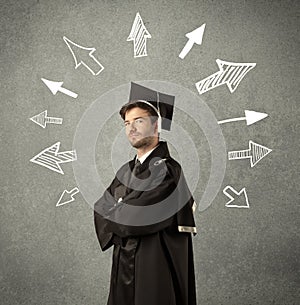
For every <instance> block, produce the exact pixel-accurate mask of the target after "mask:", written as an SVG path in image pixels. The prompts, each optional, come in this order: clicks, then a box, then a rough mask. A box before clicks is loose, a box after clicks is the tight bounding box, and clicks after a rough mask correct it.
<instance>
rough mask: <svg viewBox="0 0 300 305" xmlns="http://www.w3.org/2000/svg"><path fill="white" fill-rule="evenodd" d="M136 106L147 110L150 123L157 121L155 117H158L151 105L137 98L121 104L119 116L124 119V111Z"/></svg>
mask: <svg viewBox="0 0 300 305" xmlns="http://www.w3.org/2000/svg"><path fill="white" fill-rule="evenodd" d="M136 107H138V108H141V109H144V110H146V111H147V112H148V114H149V116H150V119H151V123H152V124H153V123H155V122H156V121H157V119H158V114H157V112H156V111H155V110H154V109H153V108H152V107H151V106H149V105H147V104H146V103H144V102H142V101H139V100H135V101H132V102H130V103H127V104H125V105H123V106H122V108H121V109H120V111H119V114H120V116H121V118H122V119H123V120H125V114H126V112H127V111H128V110H131V109H133V108H136Z"/></svg>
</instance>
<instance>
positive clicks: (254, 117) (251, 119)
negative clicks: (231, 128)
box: [218, 110, 268, 126]
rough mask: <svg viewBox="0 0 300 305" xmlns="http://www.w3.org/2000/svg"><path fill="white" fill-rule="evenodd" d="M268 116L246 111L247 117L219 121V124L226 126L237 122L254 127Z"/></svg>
mask: <svg viewBox="0 0 300 305" xmlns="http://www.w3.org/2000/svg"><path fill="white" fill-rule="evenodd" d="M267 116H268V114H267V113H263V112H257V111H252V110H245V116H244V117H240V118H233V119H226V120H222V121H218V124H219V125H221V124H225V123H230V122H236V121H246V123H247V126H249V125H252V124H254V123H256V122H258V121H260V120H262V119H264V118H266V117H267Z"/></svg>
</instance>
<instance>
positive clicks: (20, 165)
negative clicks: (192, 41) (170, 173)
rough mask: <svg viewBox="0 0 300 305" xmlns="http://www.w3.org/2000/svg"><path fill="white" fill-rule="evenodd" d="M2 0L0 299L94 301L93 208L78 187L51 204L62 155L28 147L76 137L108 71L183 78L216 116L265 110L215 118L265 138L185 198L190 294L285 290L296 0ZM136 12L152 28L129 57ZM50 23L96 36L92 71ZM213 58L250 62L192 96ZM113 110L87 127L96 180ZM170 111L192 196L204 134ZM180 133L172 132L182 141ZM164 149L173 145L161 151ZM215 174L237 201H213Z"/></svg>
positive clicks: (108, 80)
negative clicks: (192, 223)
mask: <svg viewBox="0 0 300 305" xmlns="http://www.w3.org/2000/svg"><path fill="white" fill-rule="evenodd" d="M1 2H2V3H1V12H0V20H1V30H0V31H1V36H0V37H1V107H2V110H1V156H2V158H1V161H2V162H1V204H0V207H1V213H0V221H1V276H0V281H1V285H0V286H1V292H0V293H1V304H3V305H8V304H9V305H15V304H16V305H17V304H18V305H21V304H22V305H25V304H26V305H33V304H43V305H53V304H59V305H62V304H63V305H104V304H106V299H107V294H108V289H109V278H110V266H111V250H109V251H107V252H105V253H102V252H101V251H100V248H99V245H98V243H97V240H96V235H95V232H94V226H93V210H92V209H91V207H90V205H89V204H87V203H86V201H85V199H84V198H83V196H82V195H81V194H77V195H75V198H76V199H75V201H74V202H72V203H69V204H66V205H63V206H61V207H56V202H57V201H58V199H59V197H60V195H61V193H62V192H63V190H65V189H67V190H70V189H72V188H74V187H75V186H76V185H77V184H76V179H75V177H74V173H73V170H72V165H71V163H66V164H62V165H61V167H62V169H63V171H64V175H61V174H59V173H56V172H54V171H51V170H50V169H48V168H46V167H43V166H40V165H37V164H34V163H32V162H30V161H29V160H30V159H31V158H32V157H34V156H35V155H36V154H38V153H39V152H40V151H42V150H43V149H45V148H47V147H49V146H51V145H53V144H54V143H56V142H61V147H60V151H69V150H72V149H76V147H73V140H74V134H75V131H76V128H77V126H78V123H79V122H80V120H81V118H82V115H83V113H84V112H85V111H86V110H87V109H88V108H89V107H90V105H91V104H92V103H93V102H94V101H96V100H97V99H99V98H100V97H101V96H102V95H103V94H105V93H106V92H108V91H109V90H115V91H116V92H117V91H118V90H117V89H116V88H118V87H119V86H121V85H127V86H128V84H129V82H130V81H143V80H159V81H167V82H170V83H174V84H177V85H178V86H181V87H183V88H186V90H189V91H190V92H191V94H194V96H195V97H197V98H199V101H200V98H201V101H202V102H204V103H206V104H207V105H208V107H209V108H210V109H211V111H212V112H213V113H214V115H215V118H216V119H218V120H222V119H226V118H235V117H240V116H243V114H244V110H245V109H248V110H255V111H260V112H265V113H268V115H269V117H268V118H266V119H264V120H262V121H260V122H257V123H256V124H253V125H251V126H246V124H245V122H235V123H228V124H224V125H221V129H222V133H223V137H224V139H225V142H226V148H227V151H231V150H238V149H247V147H248V142H249V140H252V141H254V142H256V143H259V144H262V145H264V146H267V147H268V148H271V149H272V152H271V153H270V154H269V155H267V156H266V157H265V158H264V159H263V160H261V161H260V162H259V163H258V164H257V165H256V166H254V167H252V168H251V167H250V162H249V160H237V161H228V162H227V166H226V172H225V177H224V179H223V182H222V185H221V187H219V189H218V192H217V194H216V196H215V198H214V201H213V202H212V204H211V205H210V206H209V207H208V208H207V209H204V210H203V211H200V210H197V211H196V221H197V227H198V234H197V235H196V236H195V238H194V251H195V266H196V279H197V295H198V304H199V305H201V304H202V305H215V304H222V305H231V304H232V305H236V304H249V305H253V304H263V305H265V304H296V303H297V300H299V288H298V287H299V231H298V226H297V224H298V219H299V216H298V215H297V212H298V210H299V169H298V166H299V158H298V148H299V146H298V143H299V121H298V120H299V109H298V102H299V72H298V70H299V69H298V63H299V18H298V19H297V18H296V17H297V10H298V12H299V4H298V3H297V1H233V0H230V1H219V0H217V1H179V0H176V1H101V0H98V1H92V0H91V1H71V0H70V1H58V0H53V1H44V0H41V1H31V0H27V1H4V0H2V1H1ZM137 12H139V13H140V14H141V16H142V18H143V21H144V23H145V26H146V28H147V30H148V31H149V32H150V34H151V35H152V38H151V39H148V41H147V51H148V56H147V57H142V58H134V57H133V44H132V42H127V41H126V39H127V37H128V35H129V32H130V29H131V26H132V23H133V20H134V17H135V14H136V13H137ZM298 15H299V14H298ZM203 23H206V29H205V33H204V37H203V43H202V45H201V46H196V45H195V46H194V47H193V48H192V50H191V51H190V52H189V54H188V55H187V56H186V58H185V59H184V60H182V59H180V58H179V57H178V55H179V53H180V51H181V50H182V48H183V46H184V45H185V43H186V42H187V38H186V37H185V34H186V33H187V32H190V31H191V30H193V29H195V28H197V27H199V26H200V25H201V24H203ZM63 36H67V37H68V38H69V39H71V40H73V41H74V42H76V43H78V44H80V45H82V46H86V47H95V48H96V52H95V57H97V59H98V60H99V62H101V64H103V66H104V67H105V69H104V70H103V71H102V72H101V73H100V74H99V75H97V76H94V75H92V73H90V72H89V71H88V70H87V69H86V68H85V67H83V66H81V67H79V68H78V69H77V70H75V69H74V59H73V57H72V55H71V53H70V51H69V49H68V48H67V46H66V44H65V43H64V41H63V38H62V37H63ZM218 58H219V59H223V60H226V61H231V62H237V63H239V62H240V63H242V62H249V63H256V64H257V65H256V67H255V68H254V69H253V70H251V71H250V72H249V73H248V74H247V75H246V76H245V78H244V79H243V80H242V81H241V83H240V84H239V86H238V88H237V89H236V91H235V92H233V93H230V91H229V90H228V88H227V86H226V85H222V86H220V87H218V88H215V89H213V90H211V91H209V92H207V93H204V94H202V95H201V96H200V95H199V94H198V92H197V90H196V87H195V83H196V82H198V81H200V80H201V79H203V78H205V77H207V76H209V75H211V74H213V73H215V72H217V71H218V67H217V64H216V59H218ZM41 78H48V79H50V80H55V81H63V82H64V84H63V86H64V87H65V88H67V89H69V90H72V91H73V92H76V93H77V94H78V97H77V98H76V99H74V98H72V97H69V96H67V95H66V94H63V93H61V92H58V93H57V94H56V95H55V96H54V95H52V94H51V92H50V91H49V90H48V89H47V87H46V86H45V85H44V84H43V83H42V81H41ZM115 91H114V92H115ZM166 93H172V92H166ZM126 99H127V96H124V100H122V101H119V103H120V105H122V104H123V102H125V101H126ZM179 101H180V99H179V100H177V101H176V102H177V103H178V104H177V105H178V106H180V102H179ZM199 103H200V102H199ZM46 109H47V110H48V116H54V117H61V118H63V120H64V121H63V124H62V125H50V124H49V125H47V127H46V128H45V129H43V128H41V127H39V126H38V125H36V124H34V123H33V122H32V121H30V120H29V118H31V117H32V116H34V115H35V114H38V113H40V112H42V111H44V110H46ZM115 110H116V109H112V115H113V114H114V115H113V116H112V118H111V119H110V120H108V122H107V124H106V126H105V128H103V129H102V130H100V131H99V139H98V145H97V151H96V161H97V166H98V169H99V172H100V173H101V178H102V179H103V181H104V183H105V184H106V185H107V184H108V183H109V182H110V180H111V179H112V178H113V174H114V170H113V168H112V166H111V163H110V160H109V159H107V157H109V151H110V147H111V145H112V142H113V141H112V140H113V139H112V137H114V136H116V134H117V133H116V131H120V130H121V128H122V122H121V121H119V120H120V119H119V118H118V116H117V114H116V112H115ZM175 119H176V120H175V122H176V123H177V124H178V125H180V126H183V127H184V128H185V129H186V131H187V133H188V134H189V135H190V136H191V138H192V139H193V142H194V143H195V147H196V148H197V151H198V152H199V159H200V164H201V166H200V176H199V177H200V179H199V181H198V184H197V188H196V189H195V191H194V196H195V199H196V201H198V202H200V200H201V196H202V195H203V192H204V190H205V186H206V183H207V181H208V178H209V171H210V165H211V158H210V151H209V147H208V143H207V142H205V141H206V140H205V135H204V134H203V132H202V131H201V129H200V128H199V123H200V122H195V121H193V120H192V119H191V117H190V116H189V115H188V114H185V113H183V112H181V111H180V109H177V110H176V111H175ZM200 125H201V124H200ZM197 128H198V129H197ZM198 135H199V137H198ZM199 139H201V140H199ZM181 140H182V141H183V139H178V140H177V142H176V143H177V145H179V146H180V145H183V142H181ZM86 144H87V145H89V139H86ZM102 148H105V149H106V150H107V151H106V152H105V151H102V150H101V149H102ZM177 150H178V149H177ZM177 150H176V147H174V149H173V151H174V154H176V151H177ZM189 152H190V150H189V149H188V148H187V149H186V158H191V156H190V154H189ZM106 154H107V155H106ZM103 160H104V162H103ZM74 162H76V161H74ZM185 174H186V176H187V177H188V178H189V179H191V177H193V175H194V173H193V171H191V170H188V169H187V170H186V172H185ZM87 175H88V173H87ZM227 185H231V186H232V187H234V188H235V189H236V190H241V189H242V188H243V187H245V188H246V191H247V194H248V199H249V204H250V208H249V209H238V208H227V207H225V204H226V202H227V201H228V198H227V197H226V196H225V195H224V194H223V193H222V190H223V188H225V186H227Z"/></svg>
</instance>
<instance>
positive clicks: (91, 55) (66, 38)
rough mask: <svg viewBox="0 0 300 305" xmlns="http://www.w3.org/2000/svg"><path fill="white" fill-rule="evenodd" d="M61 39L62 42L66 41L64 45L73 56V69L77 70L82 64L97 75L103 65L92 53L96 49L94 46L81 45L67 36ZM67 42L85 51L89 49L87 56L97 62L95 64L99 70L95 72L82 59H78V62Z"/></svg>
mask: <svg viewBox="0 0 300 305" xmlns="http://www.w3.org/2000/svg"><path fill="white" fill-rule="evenodd" d="M63 40H64V42H65V43H66V45H67V46H68V48H69V50H70V52H71V53H72V56H73V59H74V61H75V69H76V70H77V68H78V67H79V66H80V65H81V64H82V65H84V66H85V67H86V68H87V69H88V70H89V71H90V72H91V73H92V74H93V75H99V74H100V73H101V72H102V71H103V70H104V66H103V65H102V64H101V63H100V62H99V61H98V60H97V59H96V57H95V56H94V55H93V53H94V52H95V51H96V48H94V47H91V48H88V47H83V46H81V45H79V44H77V43H75V42H73V41H72V40H71V39H69V38H68V37H66V36H63ZM69 43H71V44H73V45H75V46H76V47H77V48H80V49H83V50H86V51H90V52H89V56H90V57H91V58H92V59H93V60H94V61H95V62H96V63H97V65H98V66H99V67H100V70H99V71H98V72H97V73H95V72H94V71H93V70H92V69H91V68H90V67H89V66H88V65H87V64H86V63H85V62H84V61H82V60H81V61H80V62H78V60H77V57H76V56H75V53H74V51H73V50H72V48H71V46H70V45H69Z"/></svg>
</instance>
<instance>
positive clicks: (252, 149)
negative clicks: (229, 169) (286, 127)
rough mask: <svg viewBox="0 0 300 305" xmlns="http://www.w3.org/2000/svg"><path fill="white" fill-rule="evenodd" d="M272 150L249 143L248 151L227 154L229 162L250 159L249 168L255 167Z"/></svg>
mask: <svg viewBox="0 0 300 305" xmlns="http://www.w3.org/2000/svg"><path fill="white" fill-rule="evenodd" d="M271 151H272V149H270V148H267V147H265V146H262V145H260V144H257V143H254V142H253V141H249V149H246V150H236V151H230V152H229V153H228V159H229V160H238V159H247V158H249V159H250V164H251V167H253V166H255V165H256V164H257V163H258V162H259V161H260V160H261V159H262V158H264V157H265V156H266V155H268V154H269V153H270V152H271Z"/></svg>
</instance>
